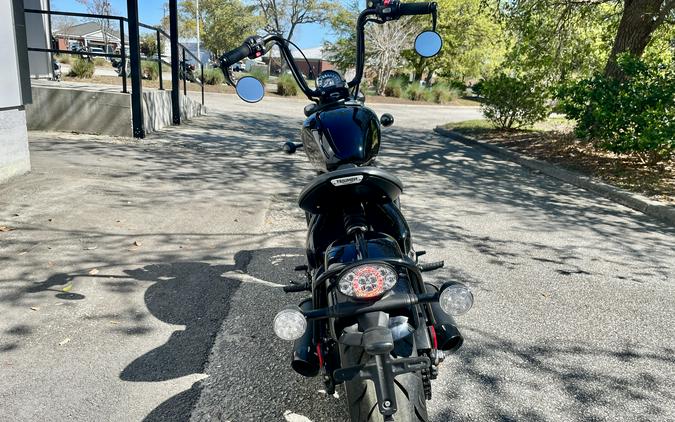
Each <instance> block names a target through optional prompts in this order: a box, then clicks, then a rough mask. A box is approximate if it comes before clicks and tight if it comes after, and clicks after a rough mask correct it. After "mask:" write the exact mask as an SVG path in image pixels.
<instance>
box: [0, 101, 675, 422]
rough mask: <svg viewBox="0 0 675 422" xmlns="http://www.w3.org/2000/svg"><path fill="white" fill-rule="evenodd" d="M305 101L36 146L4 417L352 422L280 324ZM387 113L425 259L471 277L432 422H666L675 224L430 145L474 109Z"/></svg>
mask: <svg viewBox="0 0 675 422" xmlns="http://www.w3.org/2000/svg"><path fill="white" fill-rule="evenodd" d="M304 104H305V103H304V102H302V101H299V100H285V99H280V98H267V99H265V100H264V101H263V103H261V104H257V105H250V104H244V103H241V102H238V101H237V100H236V98H235V97H234V96H219V97H217V98H216V99H213V98H211V97H207V105H208V106H209V107H210V109H211V114H210V115H209V116H208V117H205V118H201V119H199V120H196V121H194V122H192V123H191V124H190V125H186V126H182V127H179V128H177V127H174V128H169V129H167V130H165V131H163V132H161V133H159V134H155V135H153V136H152V137H150V138H149V139H147V140H144V141H138V142H137V141H128V140H114V139H109V138H103V137H94V136H81V135H67V134H60V135H54V134H46V133H31V152H32V159H33V172H32V173H31V174H30V175H27V176H24V177H20V178H18V179H15V180H14V181H12V182H11V183H9V184H7V185H4V186H2V187H0V226H3V225H4V226H7V227H10V228H12V229H14V230H12V231H7V232H0V314H1V315H2V319H0V368H2V377H0V400H1V402H2V403H3V405H2V412H0V420H3V421H4V420H8V421H15V420H82V421H84V420H101V421H108V420H109V421H119V420H150V421H153V420H189V419H191V420H195V421H202V420H231V421H249V420H250V421H276V420H281V421H283V420H291V421H306V420H307V419H309V420H312V421H335V420H344V418H345V414H344V410H343V409H344V403H343V400H344V397H343V395H342V391H341V390H338V393H339V394H338V397H333V396H327V395H326V394H325V393H324V392H322V386H321V383H320V380H318V379H309V380H307V379H304V378H302V377H300V376H298V375H295V374H294V373H293V372H292V370H291V369H290V367H289V365H288V360H289V353H290V344H289V343H286V342H283V341H281V340H278V339H277V338H275V337H274V335H273V333H272V330H271V321H272V318H273V316H274V314H275V312H276V311H277V310H278V309H279V308H281V307H282V306H284V305H285V304H288V303H294V302H298V301H299V300H300V298H301V297H302V294H293V295H284V294H283V293H282V292H281V290H280V286H281V285H283V284H286V283H287V282H288V281H289V280H292V279H296V280H299V276H298V274H295V273H294V272H293V270H292V269H293V267H294V266H295V265H298V264H300V263H302V254H303V239H304V216H303V214H302V213H301V212H300V211H299V210H298V209H297V208H296V207H295V199H296V197H297V194H298V193H299V192H300V190H301V189H302V187H303V186H304V185H305V183H307V182H308V181H309V180H310V179H311V175H312V172H311V169H310V167H309V166H308V165H307V163H306V162H305V161H306V160H305V159H304V157H303V156H302V155H301V154H296V155H292V156H287V155H284V154H282V153H280V152H279V143H280V142H282V141H284V140H286V139H288V138H293V137H295V136H297V133H298V132H297V131H298V125H299V123H300V122H301V121H302V106H303V105H304ZM427 107H428V108H422V107H420V108H416V109H413V108H410V107H409V106H386V105H382V106H375V107H374V108H375V109H376V110H377V111H378V112H382V111H389V112H391V113H392V114H394V117H395V119H396V120H397V123H395V124H394V126H393V127H391V128H388V129H385V131H384V137H383V147H382V153H381V160H380V163H381V166H382V167H384V168H387V169H390V170H391V171H393V172H394V173H395V174H397V175H398V176H399V177H400V178H401V179H402V180H403V181H404V183H405V185H406V190H405V193H404V195H403V197H402V206H403V211H404V213H405V214H406V216H407V218H408V220H409V223H410V225H411V229H412V232H413V239H414V242H415V244H416V246H417V249H425V250H426V251H427V257H428V259H429V260H440V259H444V260H445V261H446V267H445V268H444V269H442V270H439V271H437V272H434V273H431V275H430V276H429V279H430V280H432V281H442V280H448V279H457V280H461V281H464V282H466V283H468V284H469V285H470V286H471V287H472V288H473V290H474V292H475V295H476V306H475V307H474V309H473V310H472V311H471V312H470V313H469V314H468V315H466V316H464V317H462V318H461V319H459V321H458V322H459V323H460V324H461V327H462V331H463V333H464V334H465V337H466V341H465V346H464V347H463V348H462V349H461V351H460V352H459V353H457V354H456V355H453V356H451V357H449V358H448V359H447V360H446V362H445V363H444V364H443V366H442V368H441V371H440V376H439V379H438V380H437V381H436V382H435V384H434V389H433V394H434V398H433V400H432V401H431V402H430V404H429V409H430V416H431V420H432V421H438V422H441V421H474V420H476V421H482V420H486V421H492V420H502V421H507V420H523V421H570V420H572V421H586V420H608V421H609V420H611V421H614V420H654V421H665V420H673V419H675V405H674V404H673V403H675V400H674V397H673V390H672V387H668V385H672V379H674V378H675V348H674V347H673V345H674V344H675V338H674V337H675V330H673V322H672V321H673V319H674V317H675V315H674V311H673V310H674V309H675V291H674V290H675V289H674V288H673V283H672V281H673V279H674V278H675V277H674V276H675V251H674V249H673V246H672V245H673V241H674V240H675V230H673V229H672V228H669V227H666V226H664V225H661V224H660V223H658V222H656V221H653V220H651V219H649V218H647V217H645V216H644V215H642V214H640V213H637V212H635V211H633V210H630V209H627V208H624V207H621V206H618V205H616V204H614V203H612V202H609V201H607V200H605V199H603V198H596V197H595V196H594V195H592V194H589V193H587V192H585V191H583V190H580V189H578V188H575V187H573V186H569V185H565V184H561V183H560V182H558V181H556V180H552V179H549V178H547V177H545V176H542V175H540V174H535V173H531V172H529V171H528V170H525V169H523V168H521V167H520V166H518V165H515V164H512V163H510V162H505V161H502V160H501V159H498V158H495V157H493V156H491V155H489V154H487V153H485V152H484V151H482V150H479V149H473V148H470V147H467V146H465V145H462V144H458V143H454V142H452V141H450V140H448V139H447V138H441V137H439V136H436V135H435V134H434V133H433V132H431V128H432V127H433V126H434V125H435V124H438V123H443V122H446V121H449V120H452V119H457V120H461V119H464V118H466V117H464V116H465V115H473V114H475V113H476V110H475V109H445V108H442V107H434V106H427Z"/></svg>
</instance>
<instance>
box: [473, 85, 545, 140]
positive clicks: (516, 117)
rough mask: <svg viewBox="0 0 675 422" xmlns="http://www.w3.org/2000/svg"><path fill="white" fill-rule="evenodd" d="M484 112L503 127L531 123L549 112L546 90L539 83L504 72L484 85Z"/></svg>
mask: <svg viewBox="0 0 675 422" xmlns="http://www.w3.org/2000/svg"><path fill="white" fill-rule="evenodd" d="M481 94H482V96H483V98H484V100H483V103H482V104H481V111H482V112H483V115H484V116H485V117H486V118H487V119H488V120H490V121H491V122H492V123H493V124H494V125H495V126H497V127H498V128H500V129H512V128H521V127H524V126H531V125H533V124H534V123H536V122H539V121H542V120H544V119H545V118H546V117H547V116H548V115H549V110H548V108H547V106H546V99H547V98H546V90H545V89H543V88H542V87H540V86H539V85H538V84H537V83H535V82H532V81H527V80H524V79H519V78H515V77H511V76H507V75H504V74H500V75H498V76H496V77H494V78H490V79H486V80H485V81H484V82H483V85H482V87H481Z"/></svg>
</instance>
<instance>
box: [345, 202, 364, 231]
mask: <svg viewBox="0 0 675 422" xmlns="http://www.w3.org/2000/svg"><path fill="white" fill-rule="evenodd" d="M343 219H344V223H345V231H346V232H347V234H353V233H355V232H357V231H360V232H362V233H363V232H365V231H367V230H368V220H366V213H365V211H364V210H363V205H362V204H358V205H354V206H351V207H347V208H345V210H344V216H343Z"/></svg>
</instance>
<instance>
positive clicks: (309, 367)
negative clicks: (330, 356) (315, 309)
mask: <svg viewBox="0 0 675 422" xmlns="http://www.w3.org/2000/svg"><path fill="white" fill-rule="evenodd" d="M300 309H302V310H303V311H311V310H312V299H306V300H304V301H302V303H300ZM314 325H315V323H314V322H313V321H309V323H308V324H307V330H306V331H305V334H303V335H302V337H300V338H299V339H297V340H295V342H293V359H292V361H291V368H293V370H294V371H295V372H297V373H298V374H300V375H303V376H305V377H315V376H317V375H318V374H319V370H320V369H321V365H320V363H319V356H318V355H317V351H316V345H315V344H314Z"/></svg>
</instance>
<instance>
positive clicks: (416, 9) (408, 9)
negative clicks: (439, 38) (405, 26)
mask: <svg viewBox="0 0 675 422" xmlns="http://www.w3.org/2000/svg"><path fill="white" fill-rule="evenodd" d="M434 10H436V3H434V2H425V3H401V4H399V6H398V14H399V15H401V16H405V15H426V14H429V13H431V12H433V11H434Z"/></svg>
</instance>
